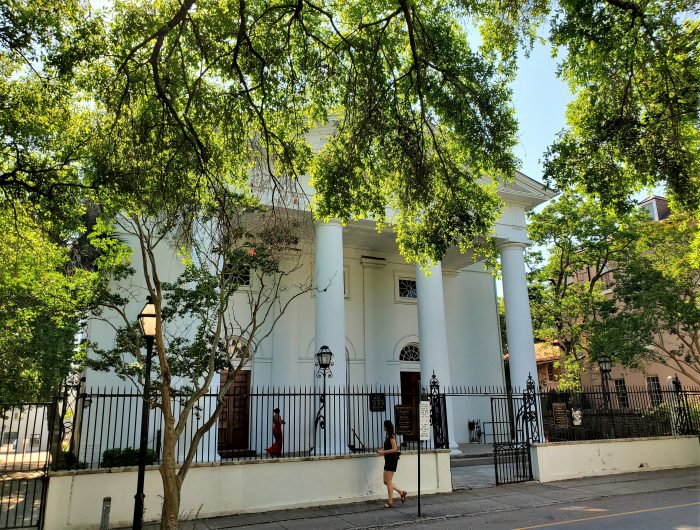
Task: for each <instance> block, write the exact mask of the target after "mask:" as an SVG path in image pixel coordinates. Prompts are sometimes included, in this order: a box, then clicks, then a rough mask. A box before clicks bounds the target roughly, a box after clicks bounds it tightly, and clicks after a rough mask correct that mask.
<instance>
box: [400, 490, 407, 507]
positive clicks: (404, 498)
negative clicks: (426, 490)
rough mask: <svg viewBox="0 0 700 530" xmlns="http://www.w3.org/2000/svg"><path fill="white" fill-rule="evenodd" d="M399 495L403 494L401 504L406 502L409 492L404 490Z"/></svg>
mask: <svg viewBox="0 0 700 530" xmlns="http://www.w3.org/2000/svg"><path fill="white" fill-rule="evenodd" d="M399 495H401V504H403V503H404V502H406V495H408V492H407V491H402V492H401V493H399Z"/></svg>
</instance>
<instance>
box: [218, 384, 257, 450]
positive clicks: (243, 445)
mask: <svg viewBox="0 0 700 530" xmlns="http://www.w3.org/2000/svg"><path fill="white" fill-rule="evenodd" d="M230 377H233V378H234V381H233V384H232V385H231V386H230V387H229V389H228V393H227V394H226V398H225V401H224V410H223V411H222V413H221V416H219V438H218V448H217V449H218V452H219V456H221V457H222V458H231V457H235V456H240V455H242V454H246V453H248V452H249V449H250V371H249V370H241V371H239V372H238V373H237V374H236V375H231V374H229V372H228V371H222V372H221V385H222V386H223V385H225V384H226V383H227V382H228V381H229V378H230Z"/></svg>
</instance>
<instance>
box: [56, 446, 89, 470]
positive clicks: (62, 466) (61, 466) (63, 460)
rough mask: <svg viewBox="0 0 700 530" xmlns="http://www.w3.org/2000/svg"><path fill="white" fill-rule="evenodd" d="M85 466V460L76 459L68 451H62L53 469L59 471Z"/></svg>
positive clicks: (83, 467) (84, 467)
mask: <svg viewBox="0 0 700 530" xmlns="http://www.w3.org/2000/svg"><path fill="white" fill-rule="evenodd" d="M87 467H88V465H87V464H86V463H85V462H81V461H80V460H78V459H77V458H76V456H75V455H74V454H73V453H71V452H70V451H62V454H61V455H59V457H58V458H57V459H56V462H55V463H54V467H53V469H54V470H55V471H61V470H68V469H86V468H87Z"/></svg>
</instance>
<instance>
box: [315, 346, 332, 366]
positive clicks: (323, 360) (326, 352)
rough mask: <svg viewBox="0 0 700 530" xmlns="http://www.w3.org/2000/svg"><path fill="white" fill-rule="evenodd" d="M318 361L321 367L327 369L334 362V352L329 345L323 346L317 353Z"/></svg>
mask: <svg viewBox="0 0 700 530" xmlns="http://www.w3.org/2000/svg"><path fill="white" fill-rule="evenodd" d="M316 361H317V362H318V367H319V368H321V369H322V370H327V369H328V368H330V366H331V364H333V362H332V361H333V352H332V351H331V350H330V348H329V347H328V346H321V349H320V350H318V353H317V354H316Z"/></svg>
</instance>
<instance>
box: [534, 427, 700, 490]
mask: <svg viewBox="0 0 700 530" xmlns="http://www.w3.org/2000/svg"><path fill="white" fill-rule="evenodd" d="M530 451H531V455H532V472H533V475H534V477H535V479H536V480H539V481H540V482H551V481H554V480H565V479H571V478H581V477H593V476H598V475H612V474H616V473H630V472H633V471H650V470H655V469H672V468H679V467H691V466H700V439H698V437H697V436H660V437H655V438H630V439H622V440H591V441H578V442H555V443H546V444H533V445H532V447H531V448H530Z"/></svg>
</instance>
